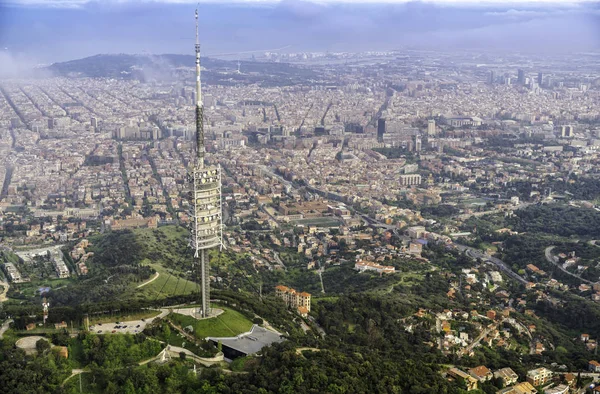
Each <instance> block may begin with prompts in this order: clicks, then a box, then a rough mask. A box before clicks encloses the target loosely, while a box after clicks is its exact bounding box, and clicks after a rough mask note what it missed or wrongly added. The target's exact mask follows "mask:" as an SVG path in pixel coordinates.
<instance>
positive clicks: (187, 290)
mask: <svg viewBox="0 0 600 394" xmlns="http://www.w3.org/2000/svg"><path fill="white" fill-rule="evenodd" d="M149 266H150V267H152V268H153V269H154V270H155V271H156V272H157V273H158V276H157V275H156V274H155V275H152V276H151V277H150V278H149V279H148V280H146V281H144V282H143V283H140V284H137V283H136V285H135V287H136V291H137V294H139V295H141V296H143V298H146V299H153V298H156V297H166V296H174V295H183V294H191V293H193V292H195V291H198V289H197V286H198V285H197V284H196V283H195V282H192V281H189V280H187V279H185V278H183V277H182V274H180V273H178V272H176V271H172V270H168V269H166V268H165V267H163V266H162V265H160V264H149Z"/></svg>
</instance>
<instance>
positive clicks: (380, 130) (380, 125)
mask: <svg viewBox="0 0 600 394" xmlns="http://www.w3.org/2000/svg"><path fill="white" fill-rule="evenodd" d="M384 134H385V119H384V118H379V120H378V121H377V141H379V142H383V135H384Z"/></svg>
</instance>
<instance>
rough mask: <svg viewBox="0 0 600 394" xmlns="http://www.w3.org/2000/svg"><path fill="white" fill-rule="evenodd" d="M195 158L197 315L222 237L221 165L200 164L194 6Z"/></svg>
mask: <svg viewBox="0 0 600 394" xmlns="http://www.w3.org/2000/svg"><path fill="white" fill-rule="evenodd" d="M196 98H197V100H196V160H194V161H193V163H192V168H191V169H190V186H191V189H192V190H191V199H192V201H190V206H191V207H192V208H191V211H190V217H191V218H192V219H193V221H192V228H191V239H190V245H191V247H192V249H193V251H194V260H193V267H194V269H199V276H200V289H201V300H200V302H201V307H200V310H199V314H200V316H201V317H203V318H205V317H209V316H210V263H209V258H208V249H211V248H215V247H217V246H218V247H221V246H222V239H223V228H222V207H221V166H219V165H217V166H205V165H204V153H205V146H204V104H203V102H202V85H201V81H200V40H199V37H198V9H196Z"/></svg>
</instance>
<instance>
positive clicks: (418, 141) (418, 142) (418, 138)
mask: <svg viewBox="0 0 600 394" xmlns="http://www.w3.org/2000/svg"><path fill="white" fill-rule="evenodd" d="M420 151H421V136H419V135H417V136H416V137H415V152H420Z"/></svg>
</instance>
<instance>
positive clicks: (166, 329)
mask: <svg viewBox="0 0 600 394" xmlns="http://www.w3.org/2000/svg"><path fill="white" fill-rule="evenodd" d="M163 335H164V337H165V341H166V342H169V338H171V328H170V327H169V325H168V324H165V326H164V328H163Z"/></svg>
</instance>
